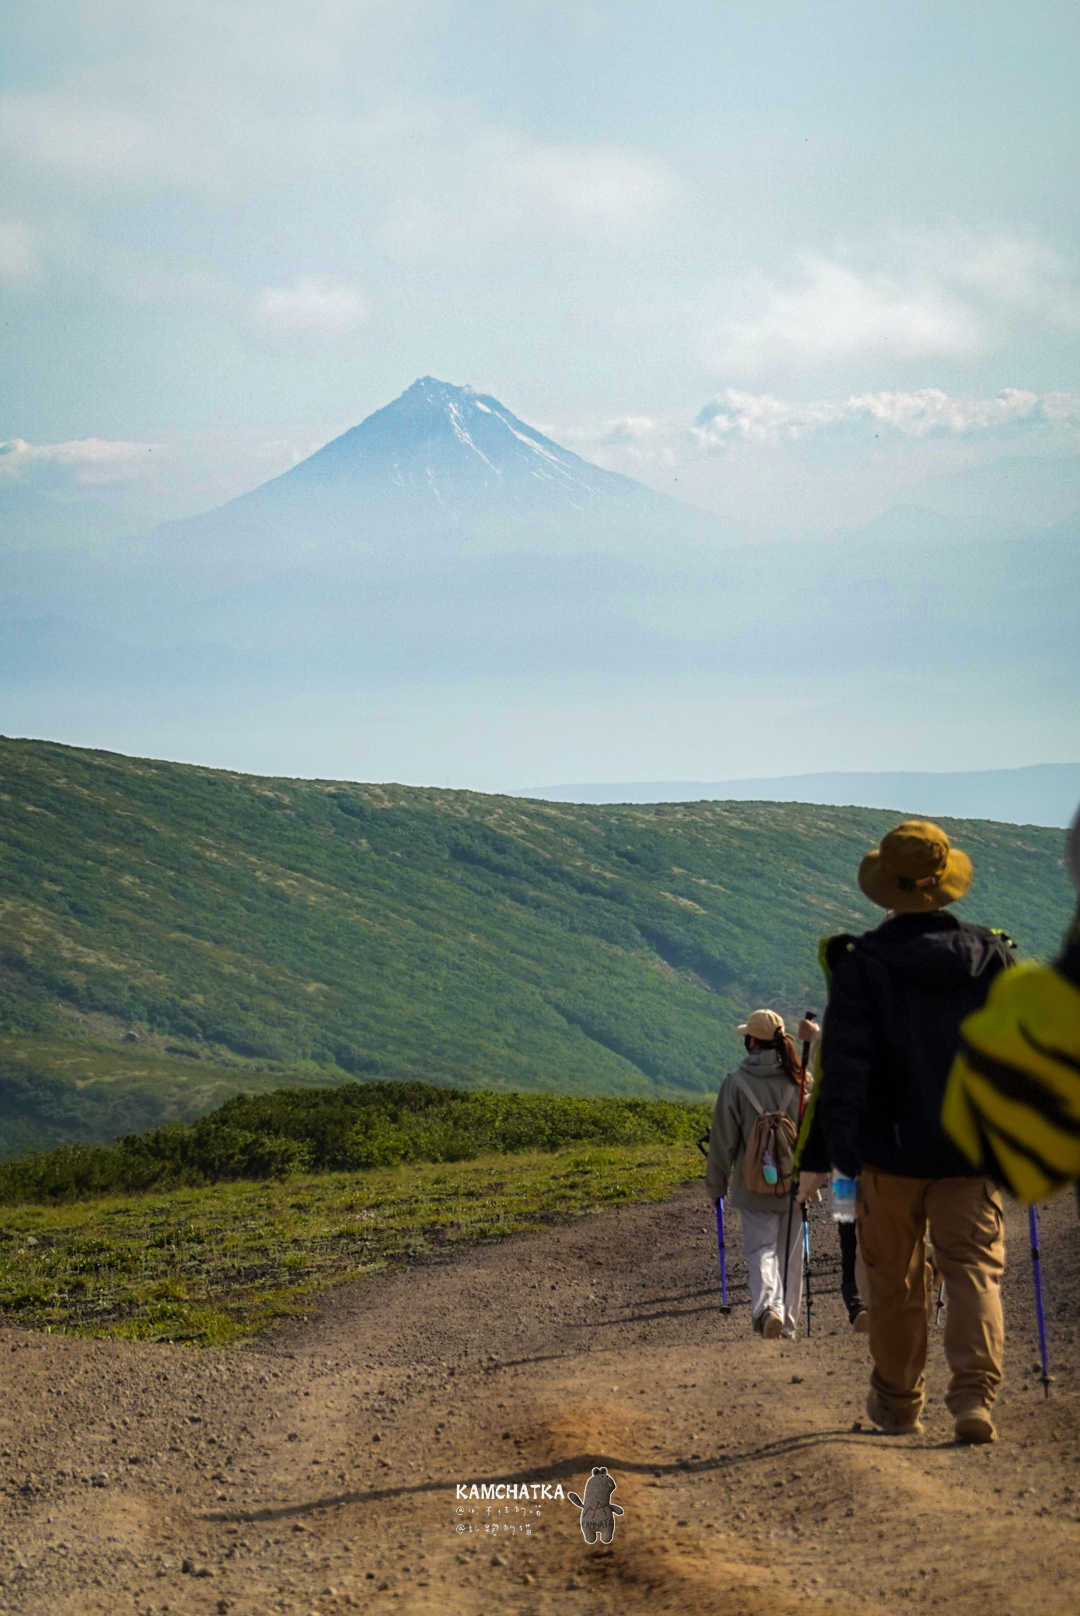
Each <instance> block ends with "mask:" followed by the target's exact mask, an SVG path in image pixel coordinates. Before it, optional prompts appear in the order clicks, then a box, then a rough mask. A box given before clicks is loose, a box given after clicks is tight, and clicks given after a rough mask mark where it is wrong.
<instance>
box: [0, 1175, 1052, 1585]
mask: <svg viewBox="0 0 1080 1616" xmlns="http://www.w3.org/2000/svg"><path fill="white" fill-rule="evenodd" d="M731 1221H732V1223H734V1222H735V1219H734V1218H733V1219H732V1220H731ZM1010 1237H1011V1256H1010V1266H1009V1271H1008V1274H1007V1278H1006V1291H1005V1296H1006V1317H1007V1323H1008V1330H1009V1339H1008V1354H1009V1356H1008V1379H1007V1385H1006V1388H1005V1391H1004V1394H1003V1396H1002V1398H1001V1401H1000V1403H999V1406H998V1407H999V1418H998V1426H999V1432H1000V1440H999V1442H997V1443H996V1444H995V1445H994V1446H992V1447H984V1448H960V1447H956V1446H954V1445H953V1444H952V1442H951V1430H952V1427H951V1421H950V1420H949V1417H948V1415H947V1414H946V1412H945V1409H944V1406H943V1404H942V1401H941V1399H942V1395H943V1392H944V1389H945V1369H944V1361H943V1357H942V1351H941V1335H940V1331H936V1332H932V1341H931V1368H930V1394H931V1400H930V1405H929V1408H928V1413H927V1418H926V1429H925V1434H924V1435H922V1436H921V1437H904V1438H888V1437H884V1436H880V1435H877V1434H876V1433H874V1432H873V1431H872V1430H871V1429H869V1428H868V1422H867V1421H866V1417H865V1413H864V1399H865V1391H866V1378H867V1370H868V1361H867V1355H866V1341H865V1337H861V1336H856V1335H854V1334H853V1333H852V1332H851V1330H850V1329H849V1327H848V1325H847V1321H846V1315H845V1313H844V1311H843V1308H842V1305H841V1302H840V1297H839V1292H838V1285H839V1254H838V1247H837V1240H836V1234H835V1230H834V1228H833V1226H832V1224H831V1223H829V1222H828V1221H827V1220H826V1219H825V1218H824V1217H821V1216H820V1215H819V1216H817V1217H816V1218H815V1227H814V1248H815V1256H814V1294H815V1306H814V1315H813V1319H814V1324H813V1334H812V1336H811V1338H810V1339H809V1340H806V1339H801V1340H799V1341H796V1342H791V1343H789V1342H765V1341H761V1340H758V1339H756V1338H753V1337H752V1336H751V1334H750V1325H749V1308H748V1305H747V1290H746V1274H745V1269H744V1268H743V1266H742V1264H741V1262H740V1261H739V1260H738V1237H737V1231H736V1230H735V1229H733V1230H732V1231H731V1239H730V1245H729V1251H730V1252H731V1255H732V1257H733V1261H732V1262H731V1263H730V1265H729V1280H730V1286H729V1294H730V1300H731V1302H732V1304H733V1305H732V1310H731V1312H730V1314H725V1313H723V1312H722V1311H721V1308H720V1296H719V1289H718V1284H717V1270H716V1256H715V1236H714V1230H713V1226H712V1215H711V1209H710V1208H709V1206H708V1204H707V1203H706V1202H705V1201H704V1200H703V1198H702V1195H701V1193H700V1191H687V1192H685V1193H684V1194H682V1195H680V1196H678V1197H676V1198H675V1199H673V1200H671V1201H669V1202H667V1203H664V1204H662V1205H659V1206H646V1207H632V1208H624V1209H620V1210H618V1211H614V1212H609V1213H603V1214H599V1215H596V1216H593V1217H589V1218H585V1219H582V1220H579V1221H577V1222H573V1223H570V1224H567V1225H564V1226H561V1227H558V1228H553V1229H548V1230H546V1231H544V1232H543V1233H540V1234H535V1235H528V1236H520V1237H515V1238H513V1239H509V1240H507V1241H504V1242H502V1243H500V1244H498V1245H490V1246H484V1247H480V1248H474V1249H472V1250H468V1251H465V1252H459V1253H456V1254H455V1255H454V1256H453V1257H451V1258H450V1259H449V1260H448V1261H447V1262H446V1263H445V1264H442V1265H439V1266H431V1267H424V1268H419V1269H414V1270H411V1271H409V1272H403V1273H398V1274H392V1275H387V1276H383V1277H381V1278H378V1279H375V1280H371V1281H369V1282H367V1283H365V1284H363V1285H357V1286H350V1287H348V1288H343V1289H341V1290H338V1291H335V1292H332V1293H328V1294H327V1295H325V1296H324V1297H323V1298H322V1299H321V1300H320V1302H319V1304H318V1307H317V1310H316V1311H315V1312H313V1313H312V1314H311V1316H310V1317H309V1318H307V1319H306V1320H304V1321H303V1322H297V1323H292V1324H290V1325H288V1326H287V1327H286V1328H283V1329H279V1330H277V1331H276V1332H274V1333H272V1334H270V1335H268V1336H265V1337H263V1338H261V1339H260V1340H258V1341H256V1342H254V1343H253V1344H251V1345H249V1346H247V1347H244V1348H239V1349H232V1350H229V1351H223V1352H194V1351H191V1350H188V1349H184V1348H161V1347H143V1346H134V1345H130V1344H126V1343H125V1344H121V1343H107V1342H90V1341H81V1340H75V1339H68V1338H63V1337H50V1336H44V1335H36V1334H31V1333H28V1332H24V1331H16V1330H12V1329H7V1330H0V1371H2V1374H3V1388H4V1397H3V1402H2V1406H0V1485H2V1494H0V1508H2V1514H3V1530H2V1537H0V1610H2V1611H3V1612H4V1613H5V1616H31V1613H32V1616H99V1613H100V1616H106V1613H107V1616H127V1613H129V1612H134V1613H138V1616H149V1613H153V1616H165V1613H170V1616H206V1613H226V1612H228V1613H235V1616H241V1613H243V1616H264V1613H265V1616H271V1613H273V1616H277V1613H285V1616H314V1613H318V1616H339V1613H341V1612H345V1611H355V1610H363V1611H371V1612H378V1613H382V1612H388V1611H394V1612H402V1611H406V1612H416V1613H418V1616H429V1613H430V1616H447V1613H458V1612H460V1613H462V1616H481V1613H482V1616H492V1613H495V1616H502V1613H504V1612H506V1613H513V1616H554V1613H556V1612H558V1613H560V1616H562V1613H564V1612H568V1611H581V1612H588V1613H589V1616H599V1613H603V1616H608V1613H610V1616H631V1613H635V1612H646V1611H647V1612H650V1613H652V1612H657V1611H677V1612H702V1613H706V1616H714V1613H715V1616H759V1613H760V1616H765V1613H770V1616H785V1613H792V1616H794V1613H796V1612H797V1613H798V1616H818V1613H820V1612H823V1611H825V1610H827V1609H830V1608H836V1609H841V1608H842V1609H843V1610H844V1611H845V1612H850V1613H855V1616H857V1613H871V1612H875V1613H876V1612H882V1613H884V1612H886V1611H888V1612H890V1613H892V1612H895V1611H896V1610H898V1609H912V1610H916V1611H932V1610H935V1609H937V1608H938V1607H939V1606H940V1607H942V1608H948V1610H949V1611H950V1613H951V1616H989V1613H990V1612H993V1613H994V1616H1002V1613H1004V1616H1011V1613H1016V1616H1020V1613H1023V1616H1065V1613H1068V1616H1074V1613H1075V1612H1076V1610H1077V1609H1078V1604H1080V1601H1078V1596H1077V1591H1076V1572H1077V1568H1078V1565H1080V1471H1078V1468H1077V1459H1078V1457H1080V1381H1078V1377H1077V1372H1076V1357H1077V1351H1076V1348H1077V1323H1076V1320H1077V1307H1078V1304H1080V1227H1078V1226H1077V1221H1076V1213H1075V1209H1074V1206H1073V1203H1072V1201H1071V1199H1069V1198H1066V1197H1063V1198H1061V1199H1059V1200H1057V1201H1056V1202H1054V1203H1053V1204H1052V1205H1051V1206H1050V1207H1049V1208H1048V1209H1047V1210H1046V1212H1045V1213H1044V1216H1043V1260H1044V1269H1045V1282H1046V1291H1047V1302H1048V1318H1049V1328H1050V1350H1051V1359H1052V1362H1051V1368H1052V1369H1053V1371H1054V1373H1055V1375H1056V1379H1055V1382H1054V1385H1053V1388H1052V1391H1051V1395H1050V1398H1049V1400H1047V1401H1044V1399H1043V1393H1042V1388H1041V1385H1040V1383H1039V1378H1038V1344H1037V1336H1036V1330H1035V1313H1034V1302H1033V1292H1032V1281H1031V1265H1030V1260H1029V1257H1028V1253H1027V1245H1028V1241H1027V1222H1026V1217H1025V1215H1024V1214H1023V1213H1022V1212H1021V1211H1020V1210H1019V1209H1013V1210H1012V1212H1011V1213H1010ZM595 1465H606V1466H607V1467H608V1469H609V1471H610V1473H611V1475H612V1476H613V1478H614V1480H615V1483H616V1490H615V1493H614V1497H613V1502H614V1503H617V1504H619V1505H620V1506H621V1507H622V1509H623V1512H624V1513H623V1514H622V1515H621V1516H618V1517H617V1518H616V1526H615V1535H614V1539H613V1541H612V1542H611V1543H610V1545H607V1546H605V1545H604V1544H603V1543H602V1542H600V1541H597V1542H595V1543H593V1544H591V1545H590V1544H588V1543H586V1541H585V1539H584V1536H583V1534H582V1532H581V1530H580V1527H579V1514H578V1511H577V1509H576V1508H575V1507H574V1506H573V1505H572V1504H571V1503H570V1502H569V1500H568V1499H566V1498H565V1497H563V1498H561V1499H560V1498H558V1497H555V1496H553V1497H549V1498H544V1497H543V1496H542V1495H540V1494H541V1490H542V1489H543V1487H544V1486H545V1485H546V1486H547V1487H548V1488H549V1489H550V1490H551V1492H552V1493H553V1494H554V1492H555V1490H556V1488H557V1487H559V1486H561V1487H562V1489H563V1491H564V1493H566V1492H569V1491H570V1490H574V1491H576V1492H578V1493H581V1492H583V1490H584V1485H585V1482H586V1480H587V1478H588V1476H589V1474H590V1472H591V1470H592V1468H593V1466H595ZM474 1482H475V1483H476V1484H477V1485H478V1486H479V1485H480V1484H481V1483H484V1482H491V1483H503V1484H507V1483H510V1484H513V1485H514V1486H515V1487H517V1488H518V1489H519V1496H518V1497H514V1496H511V1497H509V1498H505V1499H489V1500H484V1499H470V1498H468V1497H466V1498H464V1499H462V1498H459V1497H458V1496H457V1487H458V1485H459V1484H460V1485H461V1486H463V1487H465V1488H468V1487H469V1486H470V1485H471V1484H472V1483H474ZM522 1488H527V1489H528V1498H527V1499H526V1498H525V1497H524V1496H521V1495H520V1489H522ZM534 1495H536V1496H534Z"/></svg>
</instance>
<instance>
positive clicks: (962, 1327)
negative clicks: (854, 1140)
mask: <svg viewBox="0 0 1080 1616" xmlns="http://www.w3.org/2000/svg"><path fill="white" fill-rule="evenodd" d="M856 1222H857V1225H858V1230H859V1249H860V1252H861V1254H862V1258H863V1262H864V1263H865V1266H866V1276H867V1282H868V1285H869V1293H870V1294H869V1297H868V1301H869V1304H870V1354H871V1357H872V1358H873V1360H874V1368H873V1371H872V1373H871V1376H870V1382H871V1385H872V1386H873V1387H874V1388H875V1389H876V1391H877V1392H878V1394H879V1397H880V1398H881V1400H882V1402H883V1403H884V1404H885V1407H886V1408H887V1410H888V1412H889V1413H890V1414H892V1415H894V1416H895V1417H896V1418H897V1419H899V1420H901V1421H903V1422H907V1421H914V1420H916V1419H917V1418H918V1416H919V1413H920V1411H921V1409H922V1406H923V1400H924V1387H925V1370H926V1336H927V1313H928V1308H927V1303H928V1300H929V1297H928V1286H929V1281H928V1272H929V1270H928V1267H927V1255H926V1235H927V1226H928V1225H929V1230H930V1238H931V1239H932V1240H933V1243H934V1255H935V1259H936V1263H937V1267H938V1269H939V1270H940V1273H941V1277H942V1279H943V1280H944V1281H945V1300H946V1312H945V1357H946V1359H947V1361H948V1365H949V1371H950V1379H949V1390H948V1393H947V1395H946V1398H945V1403H946V1406H947V1407H948V1409H949V1412H950V1413H951V1414H952V1415H953V1417H954V1419H955V1418H956V1417H957V1416H958V1415H960V1414H965V1413H968V1412H970V1411H971V1410H973V1409H976V1408H987V1409H988V1408H990V1406H991V1405H992V1403H993V1401H994V1398H995V1397H996V1396H997V1390H998V1387H999V1386H1000V1385H1001V1370H1002V1359H1003V1356H1004V1349H1005V1324H1004V1318H1003V1316H1002V1310H1001V1275H1002V1273H1003V1271H1004V1268H1005V1221H1004V1215H1003V1210H1002V1204H1001V1196H1000V1194H999V1193H998V1191H997V1190H996V1189H995V1188H994V1187H993V1185H992V1184H991V1183H990V1182H989V1180H988V1179H985V1178H901V1177H899V1176H898V1175H897V1174H895V1173H881V1172H878V1170H877V1169H876V1168H874V1167H864V1168H863V1170H862V1172H861V1173H860V1175H859V1190H858V1197H857V1200H856Z"/></svg>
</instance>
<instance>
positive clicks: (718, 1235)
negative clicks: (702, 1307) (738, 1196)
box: [716, 1195, 729, 1313]
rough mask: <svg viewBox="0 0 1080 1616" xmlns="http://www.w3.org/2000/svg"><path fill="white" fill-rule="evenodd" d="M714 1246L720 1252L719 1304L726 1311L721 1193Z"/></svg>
mask: <svg viewBox="0 0 1080 1616" xmlns="http://www.w3.org/2000/svg"><path fill="white" fill-rule="evenodd" d="M716 1248H717V1251H718V1252H719V1253H720V1306H721V1307H722V1308H723V1310H724V1312H725V1313H726V1312H728V1311H729V1310H728V1299H727V1261H726V1259H725V1255H724V1253H725V1251H726V1247H725V1245H724V1197H723V1196H722V1195H721V1197H720V1199H719V1200H718V1201H717V1203H716Z"/></svg>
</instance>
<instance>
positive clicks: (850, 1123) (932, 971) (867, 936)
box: [804, 820, 1013, 1442]
mask: <svg viewBox="0 0 1080 1616" xmlns="http://www.w3.org/2000/svg"><path fill="white" fill-rule="evenodd" d="M971 879H972V869H971V861H970V859H969V858H968V857H967V855H966V853H963V852H961V850H960V849H959V848H956V847H952V846H951V845H950V843H949V838H948V837H947V836H946V834H945V832H944V831H943V830H942V829H941V828H940V826H938V825H935V824H932V823H931V822H930V821H928V820H906V821H905V822H904V823H903V824H901V825H898V826H896V827H895V828H894V829H893V830H891V831H889V833H888V834H887V835H886V836H885V837H883V839H882V841H881V844H880V847H879V848H877V849H876V850H875V851H873V852H871V853H868V854H867V855H866V857H865V858H864V859H863V861H862V863H861V864H860V866H859V872H858V882H859V886H860V887H861V888H862V890H863V892H864V893H865V894H866V896H867V897H868V898H870V899H871V900H872V901H873V902H874V903H876V904H879V905H880V906H881V907H882V908H883V909H886V910H888V911H889V913H888V915H887V916H886V918H885V920H884V921H883V922H882V924H881V925H879V926H877V927H876V928H875V929H874V930H873V931H869V932H866V933H864V935H863V936H861V937H847V936H841V937H833V938H829V939H828V940H827V941H826V942H825V944H824V945H823V949H822V958H823V962H824V964H825V968H826V976H827V978H828V982H829V999H828V1005H827V1008H826V1012H825V1020H824V1030H823V1036H822V1044H821V1060H820V1077H819V1082H818V1085H817V1096H816V1106H815V1110H814V1115H813V1117H812V1118H811V1120H810V1122H809V1124H808V1130H813V1129H816V1128H820V1129H821V1131H822V1133H823V1134H824V1138H825V1141H826V1144H827V1148H828V1160H829V1161H830V1162H831V1163H832V1165H833V1166H835V1167H837V1168H839V1169H840V1171H841V1172H842V1173H844V1174H847V1175H848V1176H849V1177H852V1178H854V1177H856V1176H858V1179H859V1187H858V1194H857V1200H856V1219H857V1225H858V1237H859V1247H860V1249H861V1251H862V1254H863V1257H864V1259H865V1262H866V1272H867V1279H868V1283H869V1298H868V1300H869V1304H870V1308H869V1311H870V1353H871V1357H872V1359H873V1369H872V1372H871V1375H870V1391H869V1395H868V1398H867V1404H866V1408H867V1413H868V1414H869V1416H870V1418H871V1419H872V1420H873V1422H874V1424H875V1425H878V1426H879V1427H880V1428H881V1429H882V1430H883V1431H885V1432H887V1433H888V1434H890V1435H902V1434H906V1433H908V1432H917V1431H919V1430H921V1426H920V1423H919V1417H920V1415H921V1413H922V1409H923V1402H924V1394H925V1369H926V1347H927V1308H926V1272H927V1268H926V1239H927V1229H928V1228H929V1232H930V1236H931V1238H932V1239H933V1243H934V1251H935V1255H936V1259H937V1263H938V1266H939V1268H940V1271H941V1274H942V1277H943V1279H944V1282H945V1293H946V1298H947V1301H948V1308H947V1311H946V1315H945V1342H944V1345H945V1356H946V1359H947V1361H948V1365H949V1371H950V1380H949V1388H948V1392H947V1394H946V1398H945V1402H946V1405H947V1407H948V1409H949V1412H950V1413H951V1414H952V1416H953V1421H954V1435H955V1437H956V1440H957V1441H958V1442H992V1441H993V1440H994V1437H995V1434H996V1433H995V1430H994V1423H993V1419H992V1417H991V1410H992V1408H993V1404H994V1400H995V1397H996V1395H997V1391H998V1387H999V1386H1000V1384H1001V1376H1002V1356H1003V1351H1004V1321H1003V1316H1002V1308H1001V1275H1002V1271H1003V1269H1004V1265H1005V1233H1004V1219H1003V1208H1002V1203H1001V1196H1000V1194H999V1192H998V1191H997V1189H996V1188H995V1187H994V1185H993V1184H992V1183H991V1182H990V1180H989V1179H987V1178H986V1177H984V1176H983V1174H982V1173H980V1172H979V1171H978V1169H977V1168H973V1167H972V1164H971V1162H970V1161H969V1160H968V1159H967V1157H966V1156H964V1155H963V1154H962V1152H961V1151H959V1150H958V1149H957V1147H956V1145H955V1144H954V1143H953V1141H952V1140H951V1139H950V1138H949V1137H948V1136H947V1135H946V1133H945V1132H944V1131H943V1129H942V1126H941V1121H940V1117H941V1103H942V1097H943V1095H944V1093H945V1085H946V1081H947V1079H948V1075H949V1068H950V1066H951V1065H952V1060H953V1056H954V1054H955V1051H956V1047H957V1038H958V1032H959V1027H960V1023H961V1022H962V1021H963V1019H964V1017H965V1016H968V1015H970V1014H971V1012H972V1011H974V1010H977V1009H978V1008H979V1007H980V1006H981V1005H982V1003H983V1002H984V1000H985V998H986V995H987V992H988V991H989V988H990V985H991V983H992V982H993V980H994V979H995V977H997V976H998V975H999V973H1000V972H1001V971H1003V970H1004V969H1005V968H1006V967H1007V966H1008V965H1010V964H1011V963H1012V948H1013V945H1012V943H1011V942H1010V940H1009V939H1008V938H1007V937H1005V936H1004V934H1002V933H1000V932H995V931H991V930H989V929H988V928H987V927H984V926H976V925H973V924H971V923H970V922H969V921H964V920H959V919H957V917H956V916H955V915H953V914H950V913H949V912H948V905H949V904H951V903H955V902H956V900H957V899H958V898H961V897H963V895H964V894H965V893H966V892H967V890H968V888H969V886H970V885H971ZM804 1159H805V1156H804ZM809 1165H818V1164H817V1163H810V1164H809Z"/></svg>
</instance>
